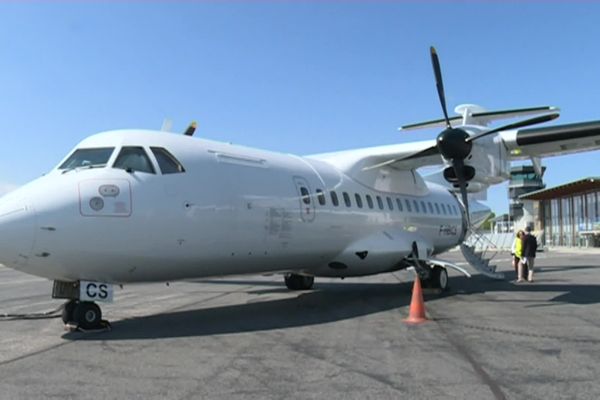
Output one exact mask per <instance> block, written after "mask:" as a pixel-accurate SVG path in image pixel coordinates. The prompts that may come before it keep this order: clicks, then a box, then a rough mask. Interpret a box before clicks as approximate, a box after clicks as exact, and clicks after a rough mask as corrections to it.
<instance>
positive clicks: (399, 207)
mask: <svg viewBox="0 0 600 400" xmlns="http://www.w3.org/2000/svg"><path fill="white" fill-rule="evenodd" d="M396 205H397V206H398V211H402V201H400V199H399V198H396Z"/></svg>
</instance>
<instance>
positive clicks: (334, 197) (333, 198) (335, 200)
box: [329, 191, 340, 207]
mask: <svg viewBox="0 0 600 400" xmlns="http://www.w3.org/2000/svg"><path fill="white" fill-rule="evenodd" d="M329 194H330V195H331V202H332V203H333V205H334V206H336V207H337V206H338V205H339V204H340V202H339V201H338V197H337V193H336V192H334V191H331V192H329Z"/></svg>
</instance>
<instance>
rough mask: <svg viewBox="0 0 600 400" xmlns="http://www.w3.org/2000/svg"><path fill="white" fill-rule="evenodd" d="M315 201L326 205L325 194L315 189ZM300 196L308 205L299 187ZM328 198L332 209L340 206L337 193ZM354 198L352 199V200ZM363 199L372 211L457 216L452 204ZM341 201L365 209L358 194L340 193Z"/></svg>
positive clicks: (386, 197) (365, 196) (375, 198)
mask: <svg viewBox="0 0 600 400" xmlns="http://www.w3.org/2000/svg"><path fill="white" fill-rule="evenodd" d="M316 192H317V201H318V202H319V204H320V205H322V206H325V205H327V198H326V196H325V193H324V192H323V191H322V190H321V189H317V190H316ZM300 194H301V195H302V201H303V202H304V204H310V202H311V197H310V193H309V191H308V189H307V188H305V187H301V188H300ZM329 197H330V198H331V204H333V206H334V207H338V206H339V205H340V198H339V197H338V194H337V192H335V191H333V190H332V191H331V192H329ZM353 197H354V199H353ZM364 199H365V201H366V207H368V208H370V209H373V208H375V207H377V208H379V209H380V210H385V209H386V208H387V209H388V210H389V211H394V210H398V211H404V210H406V211H407V212H413V211H414V212H415V213H423V214H437V215H459V212H458V208H457V207H456V206H455V205H454V204H444V203H437V202H433V203H432V202H431V201H424V200H415V199H413V200H410V199H406V198H404V199H401V198H399V197H394V198H392V197H390V196H385V197H382V196H378V195H376V196H374V198H373V197H372V196H371V195H370V194H366V195H364ZM384 199H385V201H384ZM342 200H343V202H344V204H345V205H346V207H352V206H353V204H355V205H356V207H358V208H363V207H365V203H363V196H362V195H360V194H359V193H354V196H351V195H350V194H348V192H342Z"/></svg>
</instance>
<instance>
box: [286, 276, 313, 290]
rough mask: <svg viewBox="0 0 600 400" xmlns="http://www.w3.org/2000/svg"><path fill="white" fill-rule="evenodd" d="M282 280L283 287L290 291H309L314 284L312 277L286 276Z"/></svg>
mask: <svg viewBox="0 0 600 400" xmlns="http://www.w3.org/2000/svg"><path fill="white" fill-rule="evenodd" d="M284 279H285V286H287V288H288V289H290V290H310V289H312V287H313V285H314V283H315V277H314V276H305V275H298V274H286V275H285V277H284Z"/></svg>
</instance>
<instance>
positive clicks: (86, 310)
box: [62, 300, 106, 330]
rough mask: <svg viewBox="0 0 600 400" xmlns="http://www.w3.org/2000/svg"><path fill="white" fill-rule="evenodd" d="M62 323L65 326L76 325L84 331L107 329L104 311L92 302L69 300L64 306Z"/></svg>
mask: <svg viewBox="0 0 600 400" xmlns="http://www.w3.org/2000/svg"><path fill="white" fill-rule="evenodd" d="M62 321H63V322H64V323H65V325H71V324H74V325H76V326H77V327H78V328H80V329H83V330H91V329H102V328H105V327H106V326H105V321H103V320H102V310H101V309H100V307H98V305H97V304H96V303H94V302H91V301H79V300H69V301H67V302H66V303H65V304H64V306H63V311H62Z"/></svg>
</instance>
